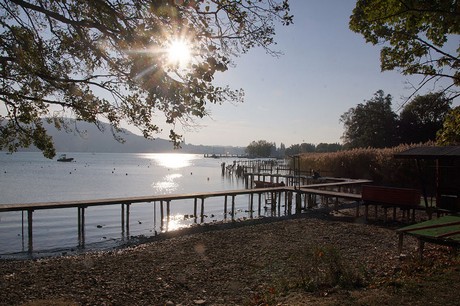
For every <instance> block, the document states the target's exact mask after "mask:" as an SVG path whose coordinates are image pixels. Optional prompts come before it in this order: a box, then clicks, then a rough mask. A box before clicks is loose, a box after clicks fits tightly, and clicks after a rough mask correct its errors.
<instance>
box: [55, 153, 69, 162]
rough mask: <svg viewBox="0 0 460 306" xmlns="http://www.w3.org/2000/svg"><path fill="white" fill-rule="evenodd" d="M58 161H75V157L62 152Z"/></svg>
mask: <svg viewBox="0 0 460 306" xmlns="http://www.w3.org/2000/svg"><path fill="white" fill-rule="evenodd" d="M57 161H58V162H71V161H73V157H67V155H65V154H61V155H60V156H59V158H58V159H57Z"/></svg>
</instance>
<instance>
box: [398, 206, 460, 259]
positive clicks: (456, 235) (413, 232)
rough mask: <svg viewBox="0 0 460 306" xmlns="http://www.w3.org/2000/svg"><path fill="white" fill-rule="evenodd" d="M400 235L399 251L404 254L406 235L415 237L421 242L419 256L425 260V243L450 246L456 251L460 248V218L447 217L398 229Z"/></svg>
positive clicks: (454, 216) (456, 216)
mask: <svg viewBox="0 0 460 306" xmlns="http://www.w3.org/2000/svg"><path fill="white" fill-rule="evenodd" d="M396 232H397V233H398V235H399V244H398V251H399V254H401V252H402V247H403V239H404V238H403V237H404V235H410V236H414V237H416V238H417V239H418V241H419V256H420V258H423V248H424V244H425V242H430V243H435V244H441V245H448V246H451V247H453V248H454V250H455V251H456V250H457V248H458V247H459V246H460V216H459V215H446V216H443V217H440V218H437V219H432V220H428V221H424V222H420V223H417V224H412V225H409V226H405V227H403V228H400V229H397V230H396Z"/></svg>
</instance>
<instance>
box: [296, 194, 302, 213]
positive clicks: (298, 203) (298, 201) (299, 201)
mask: <svg viewBox="0 0 460 306" xmlns="http://www.w3.org/2000/svg"><path fill="white" fill-rule="evenodd" d="M301 212H302V194H301V193H300V192H297V193H296V194H295V213H296V214H300V213H301Z"/></svg>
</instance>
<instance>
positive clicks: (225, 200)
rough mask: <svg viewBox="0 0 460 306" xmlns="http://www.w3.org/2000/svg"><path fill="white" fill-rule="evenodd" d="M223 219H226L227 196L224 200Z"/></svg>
mask: <svg viewBox="0 0 460 306" xmlns="http://www.w3.org/2000/svg"><path fill="white" fill-rule="evenodd" d="M224 219H227V195H225V198H224Z"/></svg>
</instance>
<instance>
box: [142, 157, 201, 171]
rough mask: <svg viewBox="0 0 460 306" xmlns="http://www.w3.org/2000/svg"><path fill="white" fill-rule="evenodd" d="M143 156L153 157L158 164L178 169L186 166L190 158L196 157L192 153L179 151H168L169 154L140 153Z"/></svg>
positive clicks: (188, 164)
mask: <svg viewBox="0 0 460 306" xmlns="http://www.w3.org/2000/svg"><path fill="white" fill-rule="evenodd" d="M141 156H142V157H143V158H147V159H153V160H154V161H155V162H156V163H157V164H158V165H159V166H162V167H165V168H168V169H179V168H184V167H188V166H190V165H191V164H192V160H193V159H196V156H195V155H194V154H181V153H170V154H165V153H161V154H155V153H151V154H142V155H141Z"/></svg>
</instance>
